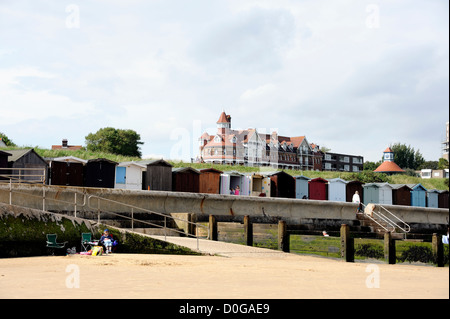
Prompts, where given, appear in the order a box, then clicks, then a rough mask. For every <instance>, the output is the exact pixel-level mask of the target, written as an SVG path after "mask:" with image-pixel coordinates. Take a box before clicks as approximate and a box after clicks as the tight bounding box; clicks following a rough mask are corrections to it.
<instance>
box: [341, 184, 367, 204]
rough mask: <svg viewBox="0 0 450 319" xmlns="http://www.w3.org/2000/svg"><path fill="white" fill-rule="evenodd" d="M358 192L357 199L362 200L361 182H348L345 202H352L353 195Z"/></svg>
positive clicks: (362, 189) (362, 188)
mask: <svg viewBox="0 0 450 319" xmlns="http://www.w3.org/2000/svg"><path fill="white" fill-rule="evenodd" d="M355 192H358V194H359V197H360V198H361V199H362V198H364V187H363V182H360V181H349V182H348V183H347V187H346V188H345V201H346V202H348V203H351V202H352V201H353V195H354V194H355Z"/></svg>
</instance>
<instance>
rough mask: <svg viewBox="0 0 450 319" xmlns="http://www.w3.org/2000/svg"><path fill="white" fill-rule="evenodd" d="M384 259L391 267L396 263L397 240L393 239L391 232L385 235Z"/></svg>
mask: <svg viewBox="0 0 450 319" xmlns="http://www.w3.org/2000/svg"><path fill="white" fill-rule="evenodd" d="M384 258H385V259H386V260H387V262H388V264H390V265H394V264H395V263H396V259H397V257H396V252H395V240H394V239H393V238H392V234H391V232H386V233H385V234H384Z"/></svg>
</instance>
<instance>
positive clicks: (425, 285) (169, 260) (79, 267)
mask: <svg viewBox="0 0 450 319" xmlns="http://www.w3.org/2000/svg"><path fill="white" fill-rule="evenodd" d="M377 279H379V281H377ZM377 282H379V288H377V287H376V284H377ZM78 283H79V288H77V287H76V285H77V284H78ZM368 283H369V287H370V286H373V288H369V287H368ZM74 285H75V287H73V288H70V287H71V286H74ZM111 297H112V298H158V299H169V298H170V299H192V298H199V299H219V298H220V299H222V298H226V299H237V298H239V299H241V298H250V299H263V298H264V299H278V298H283V299H303V298H308V299H320V298H324V299H326V298H333V299H335V298H352V299H353V298H369V299H372V298H383V299H394V298H402V299H403V298H406V299H407V298H420V299H422V298H445V299H448V298H449V268H448V267H445V268H437V267H432V266H418V265H388V264H383V263H377V264H370V263H361V262H355V263H346V262H344V261H340V260H334V259H327V258H321V257H312V256H300V255H295V254H285V253H277V254H257V253H255V254H250V253H249V254H247V255H236V256H231V257H230V256H228V257H227V256H179V255H177V256H175V255H131V254H112V255H103V256H82V255H71V256H62V257H33V258H14V259H0V298H57V299H58V298H64V299H65V298H111Z"/></svg>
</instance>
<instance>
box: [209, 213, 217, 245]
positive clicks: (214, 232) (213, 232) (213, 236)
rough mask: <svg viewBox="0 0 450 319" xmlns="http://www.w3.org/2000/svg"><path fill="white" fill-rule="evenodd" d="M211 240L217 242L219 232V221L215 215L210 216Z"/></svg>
mask: <svg viewBox="0 0 450 319" xmlns="http://www.w3.org/2000/svg"><path fill="white" fill-rule="evenodd" d="M209 236H210V237H209V239H211V240H217V238H218V232H217V221H216V217H214V215H209Z"/></svg>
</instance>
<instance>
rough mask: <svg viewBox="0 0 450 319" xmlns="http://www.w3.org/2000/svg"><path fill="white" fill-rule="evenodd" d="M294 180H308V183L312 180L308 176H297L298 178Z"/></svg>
mask: <svg viewBox="0 0 450 319" xmlns="http://www.w3.org/2000/svg"><path fill="white" fill-rule="evenodd" d="M294 178H295V179H304V180H306V181H309V180H310V179H311V178H309V177H306V176H304V175H297V176H294Z"/></svg>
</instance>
